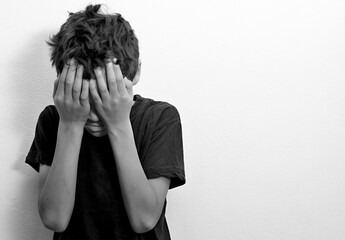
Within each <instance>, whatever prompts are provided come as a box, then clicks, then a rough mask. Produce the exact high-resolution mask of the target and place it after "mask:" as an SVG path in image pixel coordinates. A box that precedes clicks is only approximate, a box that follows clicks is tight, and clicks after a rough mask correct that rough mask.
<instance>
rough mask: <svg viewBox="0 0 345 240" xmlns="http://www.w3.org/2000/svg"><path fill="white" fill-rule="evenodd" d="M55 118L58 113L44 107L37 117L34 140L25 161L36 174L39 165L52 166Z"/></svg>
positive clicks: (52, 108) (55, 128) (55, 133)
mask: <svg viewBox="0 0 345 240" xmlns="http://www.w3.org/2000/svg"><path fill="white" fill-rule="evenodd" d="M57 116H58V113H57V111H56V109H55V107H53V106H48V107H46V108H45V109H44V110H43V111H42V112H41V114H40V115H39V118H38V121H37V124H36V130H35V136H34V140H33V142H32V144H31V147H30V150H29V152H28V154H27V156H26V159H25V163H27V164H29V165H30V166H31V167H32V168H34V169H35V170H36V171H37V172H38V171H39V166H40V164H45V165H48V166H50V165H51V164H52V161H53V157H54V151H55V145H56V136H57V127H58V118H56V117H57Z"/></svg>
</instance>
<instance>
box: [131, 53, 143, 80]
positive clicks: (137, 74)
mask: <svg viewBox="0 0 345 240" xmlns="http://www.w3.org/2000/svg"><path fill="white" fill-rule="evenodd" d="M140 73H141V60H140V59H139V60H138V69H137V73H136V74H135V77H134V79H133V81H132V86H134V85H136V84H137V83H138V82H139V80H140Z"/></svg>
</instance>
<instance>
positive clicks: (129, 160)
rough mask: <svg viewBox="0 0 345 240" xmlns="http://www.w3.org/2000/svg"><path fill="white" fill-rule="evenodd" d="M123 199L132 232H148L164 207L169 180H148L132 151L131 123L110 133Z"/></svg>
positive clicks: (133, 150)
mask: <svg viewBox="0 0 345 240" xmlns="http://www.w3.org/2000/svg"><path fill="white" fill-rule="evenodd" d="M109 138H110V142H111V146H112V149H113V152H114V156H115V159H116V167H117V172H118V176H119V182H120V186H121V192H122V197H123V200H124V204H125V207H126V211H127V215H128V216H129V220H130V222H131V225H132V228H133V230H134V231H136V232H138V233H142V232H147V231H149V230H151V229H152V228H153V227H154V226H155V225H156V223H157V221H158V219H159V217H160V215H161V213H162V209H163V206H164V201H165V198H166V195H167V192H168V189H169V185H170V179H168V178H164V177H161V178H155V179H150V180H148V179H147V178H146V175H145V173H144V171H143V168H142V166H141V163H140V160H139V157H138V154H137V149H136V147H135V142H134V137H133V133H132V127H131V125H130V123H128V124H126V125H125V126H122V127H119V128H118V129H112V130H111V131H109Z"/></svg>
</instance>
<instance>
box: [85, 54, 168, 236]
mask: <svg viewBox="0 0 345 240" xmlns="http://www.w3.org/2000/svg"><path fill="white" fill-rule="evenodd" d="M114 62H115V61H114ZM105 72H106V74H107V83H108V86H109V91H108V89H107V84H106V80H105V77H104V76H103V74H102V70H101V69H95V75H96V78H97V82H96V80H91V81H90V92H91V95H92V98H93V101H94V103H95V107H96V109H97V112H98V113H99V114H100V116H101V118H102V120H103V122H104V123H105V125H106V127H107V130H108V135H109V139H110V143H111V146H112V149H113V153H114V157H115V159H116V160H115V161H116V167H117V172H118V177H119V182H120V186H121V192H122V197H123V200H124V204H125V208H126V211H127V215H128V217H129V221H130V223H131V226H132V229H133V230H134V231H135V232H137V233H143V232H147V231H149V230H151V229H152V228H153V227H154V226H155V225H156V223H157V221H158V219H159V217H160V215H161V212H162V208H163V206H164V202H165V198H166V194H167V191H168V189H169V184H170V179H167V178H163V177H162V178H156V179H152V180H148V179H147V178H146V175H145V173H144V171H143V168H142V166H141V163H140V160H139V157H138V154H137V149H136V146H135V141H134V136H133V132H132V126H131V123H130V119H129V114H130V110H131V107H132V105H133V100H132V99H133V96H132V94H131V93H132V88H131V86H132V85H131V84H129V85H130V86H127V89H126V85H125V82H124V81H125V80H124V79H123V77H122V74H121V70H120V67H119V66H118V65H114V64H113V63H112V62H111V61H108V62H107V64H106V71H105ZM138 72H139V74H140V69H139V71H138ZM127 81H128V80H127ZM128 82H129V81H128ZM133 82H137V79H135V80H133ZM97 88H98V90H99V93H98V91H97Z"/></svg>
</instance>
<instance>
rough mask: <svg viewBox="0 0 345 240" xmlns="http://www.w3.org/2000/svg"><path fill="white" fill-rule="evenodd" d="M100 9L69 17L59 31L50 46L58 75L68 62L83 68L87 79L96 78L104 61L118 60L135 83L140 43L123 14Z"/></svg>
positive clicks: (88, 8)
mask: <svg viewBox="0 0 345 240" xmlns="http://www.w3.org/2000/svg"><path fill="white" fill-rule="evenodd" d="M100 7H101V5H89V6H87V7H86V9H85V11H80V12H77V13H70V16H69V18H68V19H67V21H66V22H65V23H64V24H63V25H62V26H61V28H60V31H59V32H58V33H57V34H56V35H53V36H52V37H51V38H50V40H49V41H48V42H47V43H48V45H49V46H50V47H51V61H52V65H53V66H54V65H55V67H56V71H57V73H58V74H60V73H61V72H62V69H63V66H64V64H66V63H67V61H68V59H70V58H74V59H75V60H76V62H77V63H78V64H82V65H83V66H84V76H83V78H84V79H90V78H94V73H93V70H94V68H95V67H98V66H104V59H105V58H107V57H115V58H116V59H117V60H118V62H119V64H120V67H121V70H122V73H123V75H124V76H126V77H127V78H128V79H130V80H133V78H134V76H135V74H136V71H137V68H138V59H139V46H138V39H137V37H136V36H135V34H134V31H133V29H132V28H131V26H130V24H129V23H128V22H127V21H126V20H125V19H124V18H123V17H122V16H121V15H120V14H104V13H102V12H99V11H100Z"/></svg>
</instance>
